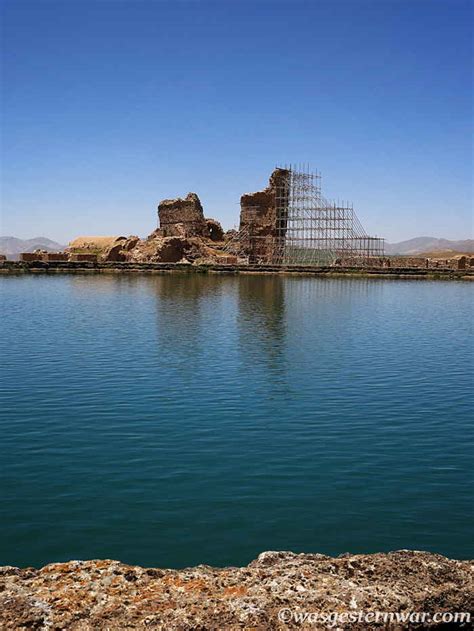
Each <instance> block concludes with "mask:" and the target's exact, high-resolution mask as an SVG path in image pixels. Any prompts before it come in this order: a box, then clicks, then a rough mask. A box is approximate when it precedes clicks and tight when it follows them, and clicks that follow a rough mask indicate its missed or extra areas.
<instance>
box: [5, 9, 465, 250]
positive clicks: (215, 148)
mask: <svg viewBox="0 0 474 631" xmlns="http://www.w3.org/2000/svg"><path fill="white" fill-rule="evenodd" d="M1 7H2V18H3V19H2V24H3V25H2V31H3V33H2V35H3V38H2V40H3V41H2V61H3V63H2V66H3V97H2V132H3V133H2V136H3V143H2V163H3V164H2V169H3V176H2V180H3V194H2V216H1V224H0V233H1V234H3V235H14V236H18V237H22V238H28V237H32V236H37V235H44V236H48V237H50V238H53V239H56V240H58V241H60V242H66V241H68V240H70V239H71V238H73V237H75V236H76V235H78V234H139V235H140V236H144V235H147V234H148V233H149V232H151V230H153V229H154V228H155V226H156V205H157V203H158V202H159V200H160V199H162V198H164V197H175V196H178V195H181V196H182V195H185V194H186V193H187V192H188V191H196V192H197V193H198V194H199V196H200V197H201V200H202V202H203V204H204V207H205V212H206V215H207V216H212V217H216V218H217V219H220V220H221V221H222V222H223V223H224V225H225V226H226V227H231V226H232V225H233V224H235V223H236V222H237V221H238V213H239V197H240V195H241V194H242V193H243V192H246V191H252V190H257V189H259V188H262V187H263V186H264V185H265V184H266V180H267V178H268V174H269V172H270V171H271V169H272V168H273V167H274V166H275V165H276V164H282V163H287V162H309V163H310V164H311V165H312V166H313V167H314V168H317V169H319V170H321V171H322V175H323V181H322V183H323V189H324V192H325V194H326V196H327V197H336V198H337V197H339V198H340V199H347V200H352V201H353V202H354V206H355V208H356V210H357V212H358V214H359V216H360V218H361V220H362V223H363V224H364V226H365V227H366V229H367V230H369V231H370V232H372V233H375V234H378V235H380V236H384V237H386V238H387V239H388V240H389V241H398V240H402V239H405V238H410V237H414V236H420V235H432V236H440V237H446V238H456V239H459V238H468V237H470V236H471V233H472V214H471V213H472V208H471V194H472V185H471V177H472V152H471V148H472V140H471V138H472V136H471V127H472V109H471V107H472V76H471V55H472V47H471V46H472V44H471V31H472V26H471V20H472V4H471V3H470V2H469V1H467V0H466V1H465V0H349V1H347V0H322V1H318V0H313V1H312V2H302V1H298V0H296V1H285V2H280V1H277V0H274V1H270V0H252V1H245V0H244V1H241V0H240V1H237V0H233V1H229V0H220V1H219V2H209V1H207V0H203V1H200V2H198V1H188V2H179V1H171V0H169V1H157V0H155V1H153V0H62V1H57V0H2V2H1Z"/></svg>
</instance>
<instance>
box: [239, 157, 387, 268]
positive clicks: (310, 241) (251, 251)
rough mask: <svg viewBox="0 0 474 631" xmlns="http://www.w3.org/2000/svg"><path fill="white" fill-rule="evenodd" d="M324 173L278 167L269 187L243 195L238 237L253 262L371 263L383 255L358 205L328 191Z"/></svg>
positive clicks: (382, 245)
mask: <svg viewBox="0 0 474 631" xmlns="http://www.w3.org/2000/svg"><path fill="white" fill-rule="evenodd" d="M320 179H321V176H320V175H319V174H318V173H313V172H311V171H310V170H309V169H308V168H301V167H300V168H298V169H296V168H294V167H292V166H290V167H285V168H276V169H275V170H274V171H273V173H272V174H271V176H270V181H269V184H268V187H267V188H266V189H264V190H263V191H258V192H256V193H248V194H245V195H242V197H241V200H240V205H241V213H240V228H239V233H238V235H236V237H235V241H238V242H239V243H240V244H241V245H242V249H243V251H244V252H245V254H246V255H247V256H248V259H249V262H250V263H253V264H267V265H268V264H270V265H334V264H336V263H339V264H344V262H345V261H349V260H350V261H351V265H356V266H357V265H366V264H367V263H369V262H370V261H373V260H374V259H376V258H380V257H383V254H384V242H383V239H380V238H377V237H370V236H369V235H367V233H366V232H365V230H364V229H363V227H362V225H361V223H360V222H359V220H358V218H357V215H356V214H355V212H354V209H353V207H352V205H350V204H347V203H342V204H341V203H337V204H336V203H335V202H330V201H328V200H327V199H326V198H324V197H323V195H322V193H321V186H320Z"/></svg>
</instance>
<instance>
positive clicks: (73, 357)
mask: <svg viewBox="0 0 474 631" xmlns="http://www.w3.org/2000/svg"><path fill="white" fill-rule="evenodd" d="M0 290H1V314H0V322H1V329H2V335H1V343H0V344H1V348H0V351H1V385H0V413H1V421H0V436H1V465H0V473H1V486H0V492H1V503H0V528H1V537H0V565H5V564H11V565H33V566H40V565H42V564H45V563H48V562H53V561H66V560H69V559H88V558H112V559H119V560H122V561H124V562H129V563H137V564H142V565H147V566H167V567H182V566H186V565H194V564H198V563H207V564H212V565H230V564H231V565H241V564H246V563H248V562H249V561H250V560H251V559H253V558H255V557H256V555H257V554H258V553H260V552H262V551H264V550H293V551H310V552H321V553H326V554H331V555H337V554H340V553H343V552H346V551H350V552H354V553H357V552H375V551H386V550H393V549H400V548H414V549H419V550H420V549H421V550H432V551H436V552H440V553H442V554H446V555H448V556H452V557H457V558H467V557H470V558H472V557H473V556H474V549H473V548H474V546H473V537H472V520H473V516H474V515H473V511H472V499H473V495H472V488H473V487H472V483H473V474H472V465H473V459H472V456H473V450H472V447H473V442H474V441H473V424H472V416H473V414H472V413H473V405H474V401H473V389H472V386H473V376H472V375H473V368H474V366H473V337H472V332H473V331H472V305H473V297H474V291H473V290H474V285H472V284H469V283H467V282H442V281H436V282H430V281H395V280H392V281H387V280H379V279H377V280H366V279H345V278H344V279H315V278H309V277H308V278H303V277H286V278H283V277H276V276H268V277H265V276H247V277H220V276H208V275H202V276H201V275H189V276H188V275H184V274H183V275H168V276H166V275H164V276H133V275H116V276H112V275H111V276H91V277H89V276H73V275H64V276H44V275H39V276H19V277H3V278H0Z"/></svg>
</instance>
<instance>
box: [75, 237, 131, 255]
mask: <svg viewBox="0 0 474 631" xmlns="http://www.w3.org/2000/svg"><path fill="white" fill-rule="evenodd" d="M125 239H126V237H122V236H115V237H97V236H96V237H77V238H76V239H74V240H73V241H71V242H70V243H69V247H68V251H69V252H74V253H76V254H88V253H90V252H92V253H93V254H99V253H101V252H103V251H104V250H107V249H108V248H110V247H112V246H113V245H114V244H115V243H117V242H118V241H124V240H125Z"/></svg>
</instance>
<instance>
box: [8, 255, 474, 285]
mask: <svg viewBox="0 0 474 631" xmlns="http://www.w3.org/2000/svg"><path fill="white" fill-rule="evenodd" d="M226 258H227V257H223V261H222V263H216V262H204V263H202V264H192V263H188V262H177V263H171V262H170V263H162V262H141V263H138V262H133V261H124V262H120V261H119V262H116V261H103V262H98V263H96V262H92V261H79V262H78V261H76V262H74V261H65V262H61V261H57V262H49V263H47V262H45V261H31V262H21V261H20V262H18V261H4V262H0V273H3V274H18V273H31V274H33V273H46V274H48V273H71V274H75V273H77V274H81V273H95V274H100V273H143V274H147V273H160V272H162V273H164V272H189V273H193V274H206V273H209V274H212V273H222V274H283V275H305V276H328V277H338V276H340V277H344V276H354V277H365V278H387V279H388V278H407V279H408V278H413V279H424V278H428V279H440V280H474V269H470V270H469V269H468V270H457V269H456V270H455V269H449V268H443V269H422V268H414V267H399V268H382V267H366V268H361V267H332V266H327V267H323V266H321V267H314V266H311V267H309V266H291V267H283V266H276V265H247V264H237V265H234V264H231V263H230V262H229V263H226V262H225V261H226Z"/></svg>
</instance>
